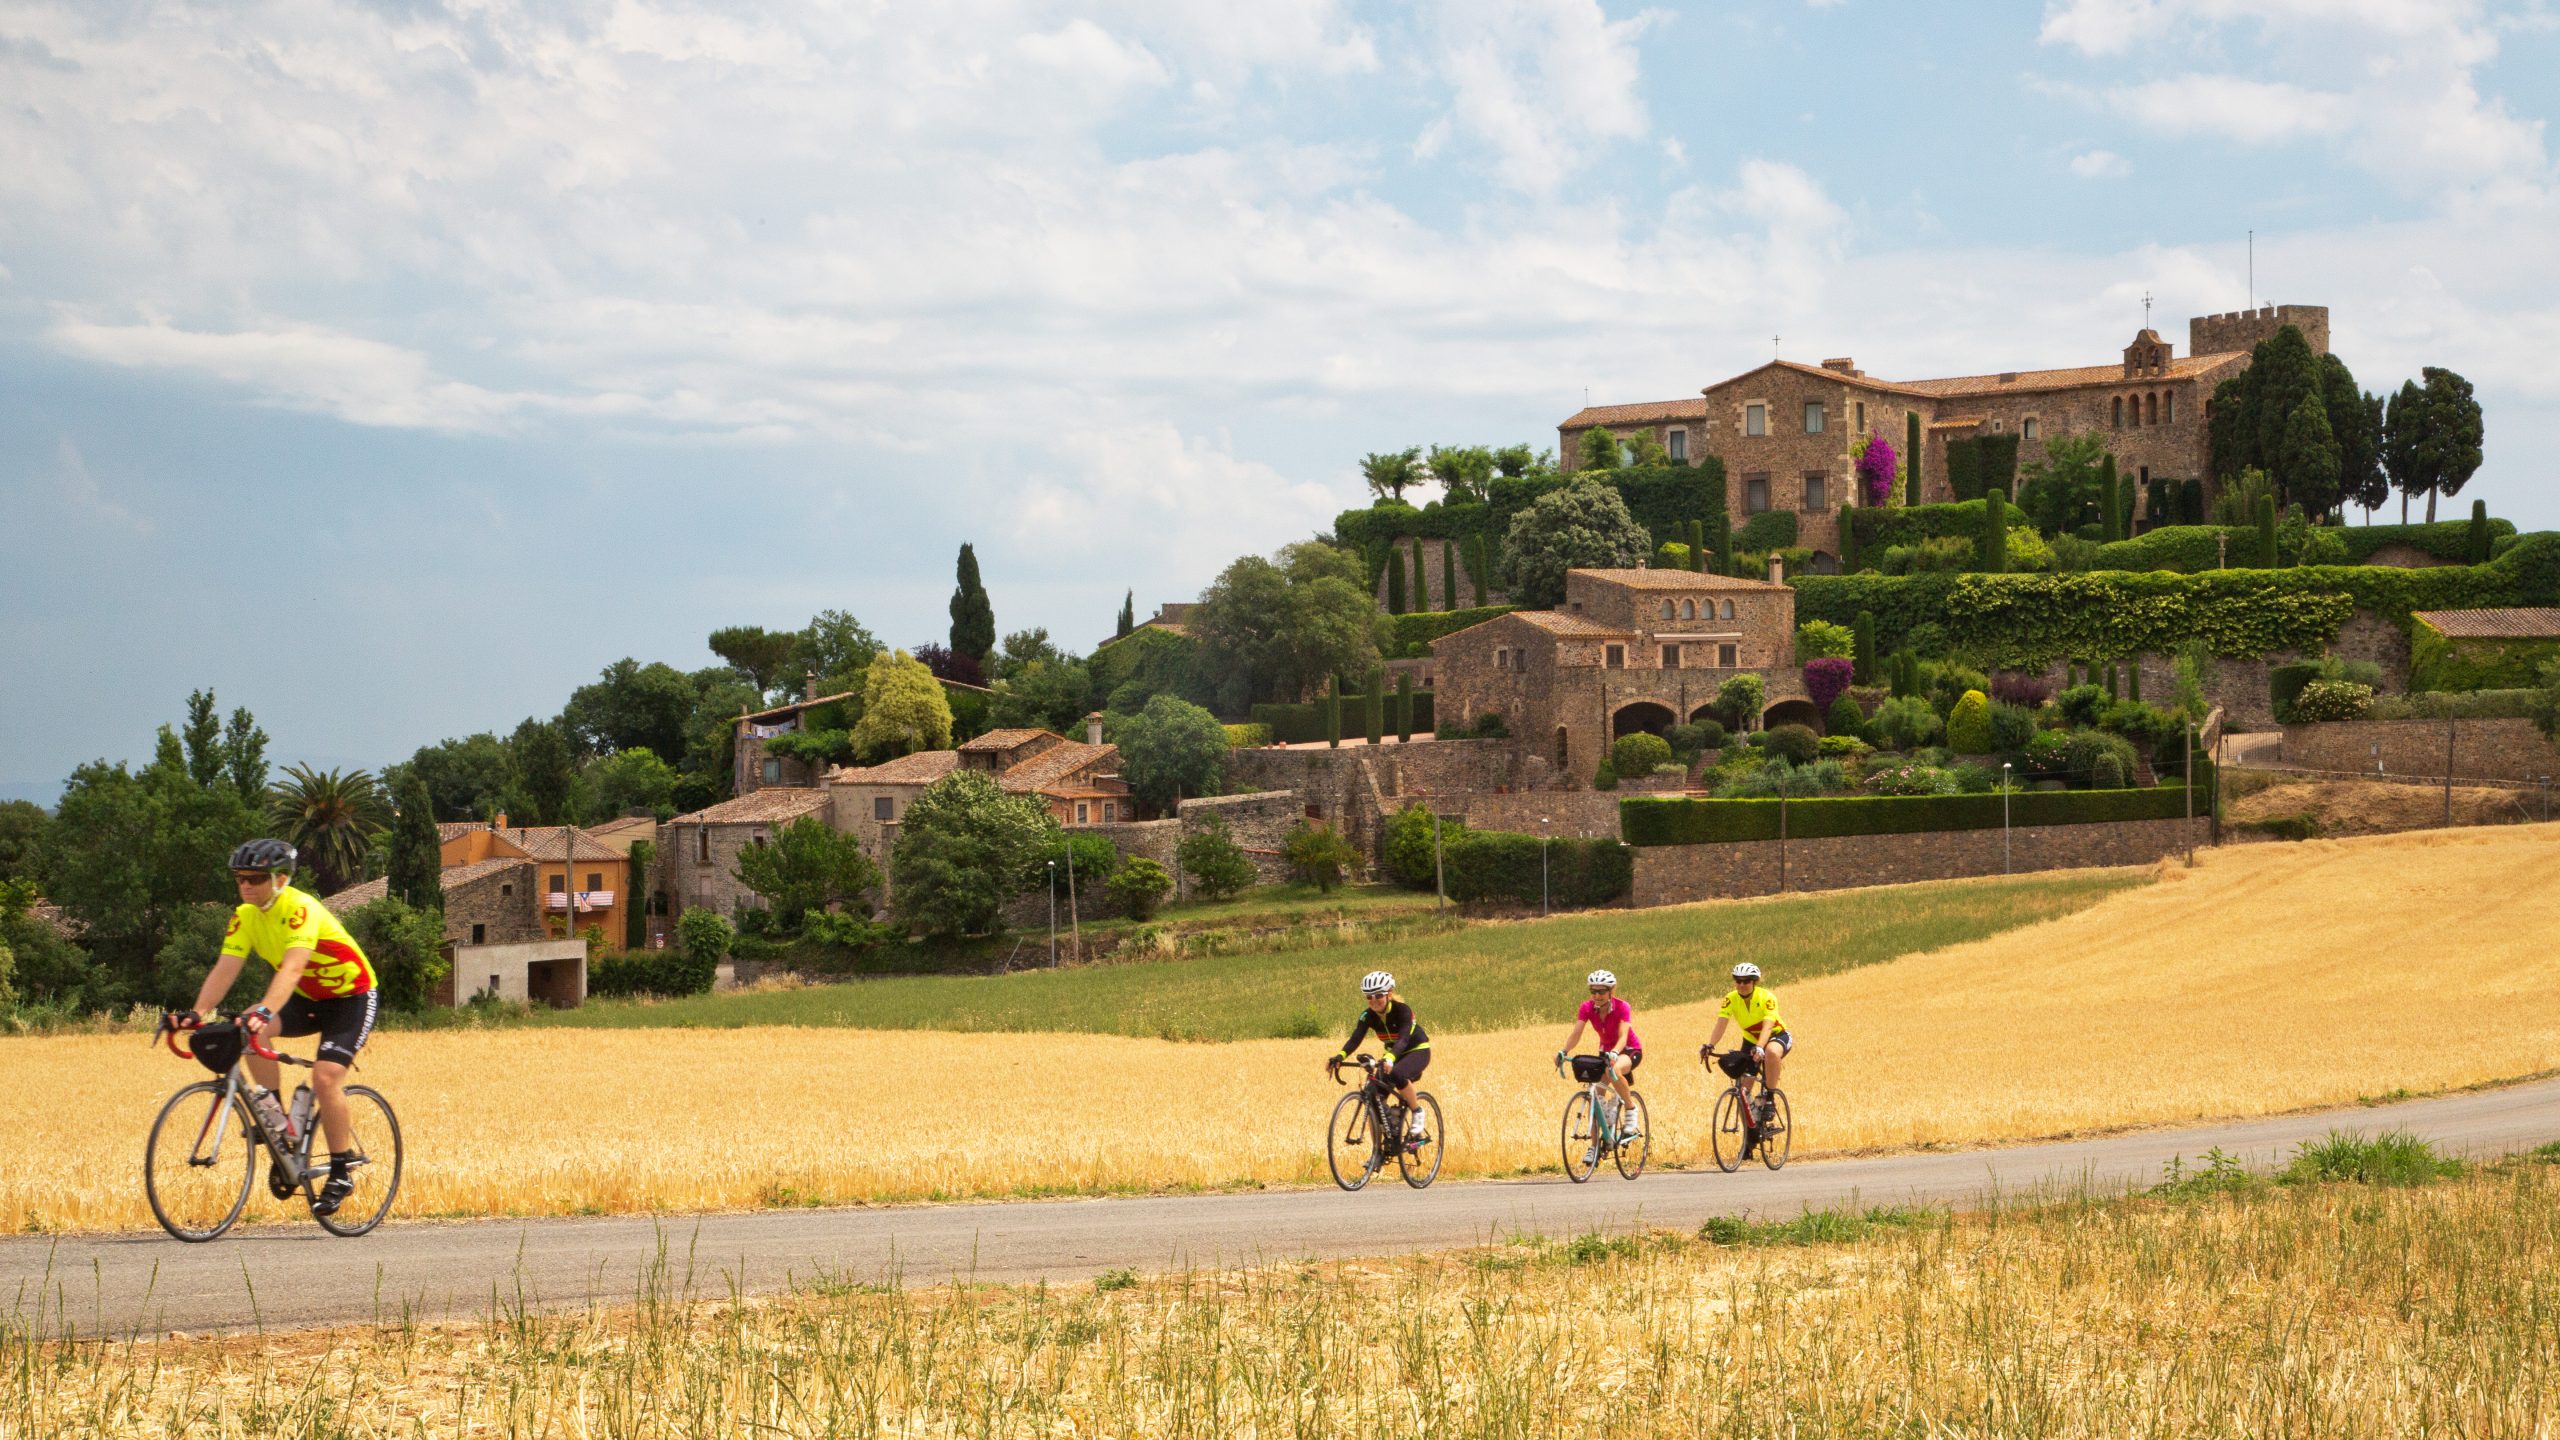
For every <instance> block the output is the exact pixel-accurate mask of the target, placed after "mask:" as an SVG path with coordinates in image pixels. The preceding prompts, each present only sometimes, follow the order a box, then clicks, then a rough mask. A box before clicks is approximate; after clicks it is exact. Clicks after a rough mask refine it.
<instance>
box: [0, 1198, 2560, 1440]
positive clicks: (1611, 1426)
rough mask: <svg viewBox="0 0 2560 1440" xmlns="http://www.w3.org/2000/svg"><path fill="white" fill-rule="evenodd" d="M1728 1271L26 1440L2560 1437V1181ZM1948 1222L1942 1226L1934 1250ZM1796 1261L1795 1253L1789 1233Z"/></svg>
mask: <svg viewBox="0 0 2560 1440" xmlns="http://www.w3.org/2000/svg"><path fill="white" fill-rule="evenodd" d="M1892 1218H1894V1219H1897V1220H1899V1221H1901V1222H1902V1223H1899V1224H1892V1225H1886V1226H1880V1227H1861V1226H1859V1225H1857V1224H1855V1223H1854V1222H1853V1223H1847V1224H1833V1225H1824V1226H1817V1225H1799V1226H1795V1227H1791V1233H1792V1235H1794V1236H1797V1237H1802V1236H1805V1235H1819V1234H1822V1233H1824V1232H1826V1231H1828V1232H1831V1233H1845V1234H1852V1235H1854V1234H1856V1233H1857V1232H1858V1231H1859V1230H1861V1229H1862V1228H1864V1229H1865V1231H1866V1233H1865V1235H1864V1238H1862V1239H1857V1240H1854V1241H1852V1242H1851V1243H1834V1244H1808V1245H1788V1244H1783V1243H1780V1244H1766V1243H1764V1244H1758V1245H1751V1246H1747V1247H1745V1248H1739V1249H1734V1248H1724V1247H1721V1246H1718V1245H1715V1244H1711V1243H1708V1242H1706V1241H1704V1240H1701V1239H1698V1238H1693V1237H1689V1236H1685V1235H1679V1234H1672V1233H1664V1232H1655V1233H1650V1234H1641V1235H1625V1236H1596V1235H1595V1236H1585V1237H1581V1238H1579V1239H1576V1240H1573V1241H1571V1242H1568V1243H1564V1244H1538V1245H1527V1246H1514V1247H1505V1248H1498V1249H1491V1250H1479V1251H1472V1252H1464V1253H1459V1254H1451V1255H1440V1256H1419V1257H1414V1258H1412V1259H1409V1260H1403V1261H1393V1262H1374V1263H1365V1264H1344V1265H1334V1266H1313V1265H1287V1266H1274V1267H1268V1268H1262V1269H1256V1270H1249V1271H1242V1272H1235V1273H1227V1274H1192V1275H1182V1276H1173V1277H1166V1278H1163V1279H1137V1278H1134V1277H1129V1276H1126V1275H1115V1276H1110V1277H1105V1279H1104V1280H1103V1281H1102V1282H1098V1283H1096V1284H1094V1285H1090V1286H1086V1285H1077V1286H1070V1287H1062V1288H1055V1289H1052V1288H1048V1287H1031V1288H1019V1289H1016V1288H999V1287H992V1286H965V1285H964V1286H951V1287H939V1288H934V1289H930V1290H919V1291H897V1290H891V1291H885V1292H883V1291H876V1290H869V1289H864V1288H859V1287H837V1288H828V1289H819V1290H813V1291H808V1292H803V1293H800V1294H796V1295H792V1296H788V1297H782V1298H778V1299H775V1300H771V1301H761V1302H755V1301H751V1302H747V1303H744V1304H739V1303H734V1302H731V1301H728V1300H725V1299H720V1298H712V1299H710V1300H707V1301H703V1302H700V1303H691V1304H687V1303H680V1302H681V1301H682V1299H683V1297H681V1296H680V1295H677V1294H675V1293H673V1292H672V1290H671V1289H669V1288H661V1289H659V1291H658V1293H656V1294H654V1295H653V1296H651V1297H650V1298H649V1299H648V1300H647V1301H644V1303H643V1304H642V1305H640V1306H639V1307H637V1308H636V1309H621V1310H615V1311H592V1312H588V1313H584V1314H566V1315H556V1316H544V1315H534V1314H505V1313H502V1314H499V1315H496V1316H493V1317H491V1318H490V1320H489V1321H488V1322H487V1323H483V1324H476V1325H458V1326H438V1327H425V1328H405V1327H403V1328H384V1329H367V1328H358V1329H353V1330H340V1331H334V1332H333V1331H313V1332H304V1333H300V1334H289V1335H278V1336H256V1337H252V1336H230V1337H224V1338H221V1339H218V1340H170V1341H136V1342H129V1343H116V1342H109V1343H104V1344H73V1343H65V1342H62V1341H59V1340H51V1339H46V1338H44V1336H43V1334H42V1333H41V1331H40V1330H37V1329H34V1328H32V1327H29V1326H27V1325H26V1324H25V1323H24V1322H23V1321H19V1322H15V1323H12V1322H9V1321H6V1320H0V1433H9V1432H15V1433H20V1434H30V1435H43V1434H82V1435H97V1436H116V1437H122V1436H173V1435H188V1436H201V1437H206V1440H235V1437H236V1440H246V1437H251V1436H265V1435H329V1436H344V1437H350V1440H372V1437H392V1436H410V1435H470V1436H506V1437H530V1436H546V1437H547V1436H589V1435H598V1436H615V1437H625V1440H654V1437H660V1436H670V1437H672V1436H687V1437H691V1436H732V1435H746V1434H757V1435H774V1436H818V1435H843V1436H872V1435H896V1436H918V1437H921V1436H937V1437H938V1436H954V1437H957V1436H983V1437H1034V1436H1038V1437H1050V1436H1120V1437H1130V1440H1150V1437H1173V1436H1186V1437H1236V1440H1251V1437H1276V1436H1302V1437H1333V1436H1346V1437H1348V1436H1359V1437H1374V1436H1378V1435H1450V1436H1502V1437H1538V1436H1551V1435H1577V1434H1599V1433H1606V1434H1611V1435H1626V1436H1631V1437H1646V1436H1657V1435H1659V1436H1682V1437H1688V1436H1695V1435H1701V1434H1712V1435H1717V1436H1731V1437H1736V1440H1744V1437H1761V1436H1805V1435H1825V1436H1840V1437H1860V1436H1958V1435H1962V1436H2000V1437H2047V1436H2055V1437H2060V1436H2071V1437H2110V1440H2112V1437H2118V1436H2132V1435H2140V1436H2179V1437H2188V1436H2197V1437H2222V1436H2231V1437H2240V1436H2247V1437H2252V1440H2259V1437H2297V1436H2298V1437H2319V1440H2332V1437H2365V1436H2375V1437H2382V1436H2420V1435H2464V1436H2473V1437H2490V1440H2503V1437H2527V1436H2548V1435H2551V1434H2553V1433H2554V1432H2555V1427H2560V1343H2556V1342H2555V1337H2554V1326H2553V1317H2554V1316H2555V1315H2560V1183H2555V1180H2554V1177H2553V1174H2552V1172H2551V1171H2550V1170H2548V1169H2546V1168H2544V1167H2540V1166H2532V1165H2520V1166H2515V1167H2511V1168H2509V1169H2507V1170H2505V1171H2503V1172H2498V1173H2491V1174H2487V1175H2481V1176H2475V1177H2473V1178H2470V1179H2466V1180H2462V1181H2458V1182H2454V1183H2451V1184H2444V1185H2438V1186H2434V1187H2430V1188H2426V1189H2413V1190H2382V1189H2374V1188H2368V1187H2365V1186H2357V1185H2332V1186H2319V1187H2309V1188H2302V1189H2293V1190H2286V1191H2281V1192H2273V1193H2268V1192H2261V1193H2259V1194H2257V1195H2255V1196H2253V1197H2249V1198H2241V1199H2231V1198H2223V1199H2208V1200H2203V1201H2195V1202H2184V1203H2169V1202H2160V1201H2129V1202H2127V1201H2120V1202H2112V1203H2099V1204H2085V1203H2084V1204H2066V1205H2062V1206H2058V1207H2055V1208H2052V1209H2049V1210H2044V1211H2035V1212H2025V1213H2016V1212H2013V1213H2010V1214H2007V1215H2002V1216H1991V1217H1973V1218H1968V1219H1962V1220H1952V1221H1950V1220H1946V1219H1944V1218H1942V1217H1925V1216H1923V1217H1908V1216H1904V1217H1892ZM1915 1221H1916V1223H1914V1222H1915ZM1757 1238H1760V1239H1762V1240H1764V1241H1766V1240H1770V1239H1780V1240H1783V1239H1784V1238H1787V1237H1785V1236H1776V1237H1771V1236H1761V1237H1757Z"/></svg>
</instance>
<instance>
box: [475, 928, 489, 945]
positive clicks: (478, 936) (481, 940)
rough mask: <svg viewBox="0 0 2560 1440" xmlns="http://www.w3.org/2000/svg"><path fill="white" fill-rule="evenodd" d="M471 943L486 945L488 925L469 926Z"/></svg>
mask: <svg viewBox="0 0 2560 1440" xmlns="http://www.w3.org/2000/svg"><path fill="white" fill-rule="evenodd" d="M471 943H472V944H474V945H486V944H488V943H489V927H488V926H486V925H474V926H472V927H471Z"/></svg>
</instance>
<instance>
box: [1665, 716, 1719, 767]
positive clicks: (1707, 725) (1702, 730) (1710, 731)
mask: <svg viewBox="0 0 2560 1440" xmlns="http://www.w3.org/2000/svg"><path fill="white" fill-rule="evenodd" d="M1663 738H1664V739H1666V740H1669V741H1670V742H1671V754H1672V757H1673V758H1674V759H1679V760H1694V759H1696V758H1697V757H1699V756H1701V755H1704V754H1705V753H1707V752H1708V751H1710V750H1721V749H1723V748H1724V726H1722V725H1720V724H1718V723H1716V722H1715V721H1713V720H1693V721H1691V722H1689V723H1688V724H1686V725H1674V726H1672V727H1671V728H1670V729H1669V730H1667V731H1665V732H1664V733H1663Z"/></svg>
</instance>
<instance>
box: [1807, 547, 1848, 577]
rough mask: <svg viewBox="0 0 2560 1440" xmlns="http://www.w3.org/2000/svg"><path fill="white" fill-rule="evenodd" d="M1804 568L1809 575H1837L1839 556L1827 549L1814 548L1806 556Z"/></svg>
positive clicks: (1838, 571)
mask: <svg viewBox="0 0 2560 1440" xmlns="http://www.w3.org/2000/svg"><path fill="white" fill-rule="evenodd" d="M1804 568H1805V573H1807V574H1810V575H1837V574H1839V573H1840V557H1839V556H1837V555H1834V554H1832V553H1831V552H1830V551H1828V550H1816V551H1814V552H1813V554H1812V555H1810V556H1808V557H1807V558H1806V560H1805V564H1804Z"/></svg>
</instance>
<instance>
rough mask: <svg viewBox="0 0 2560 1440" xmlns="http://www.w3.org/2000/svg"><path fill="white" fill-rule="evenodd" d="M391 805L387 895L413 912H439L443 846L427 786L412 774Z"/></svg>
mask: <svg viewBox="0 0 2560 1440" xmlns="http://www.w3.org/2000/svg"><path fill="white" fill-rule="evenodd" d="M392 803H393V804H394V805H396V806H397V807H399V813H397V814H396V815H394V816H393V817H392V820H391V874H390V881H389V888H390V893H391V894H392V895H393V896H394V897H396V898H398V899H400V900H402V901H404V902H406V903H407V904H408V905H409V906H411V907H412V908H414V909H419V910H442V909H443V908H444V859H443V843H442V837H441V834H440V832H439V831H437V829H436V815H435V802H434V801H432V800H430V799H428V798H427V782H426V781H425V780H424V779H422V778H420V777H419V775H418V774H417V772H415V771H414V770H413V771H411V772H410V774H409V778H408V779H406V780H403V781H402V782H401V783H400V789H399V793H397V794H396V795H394V796H393V797H392Z"/></svg>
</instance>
